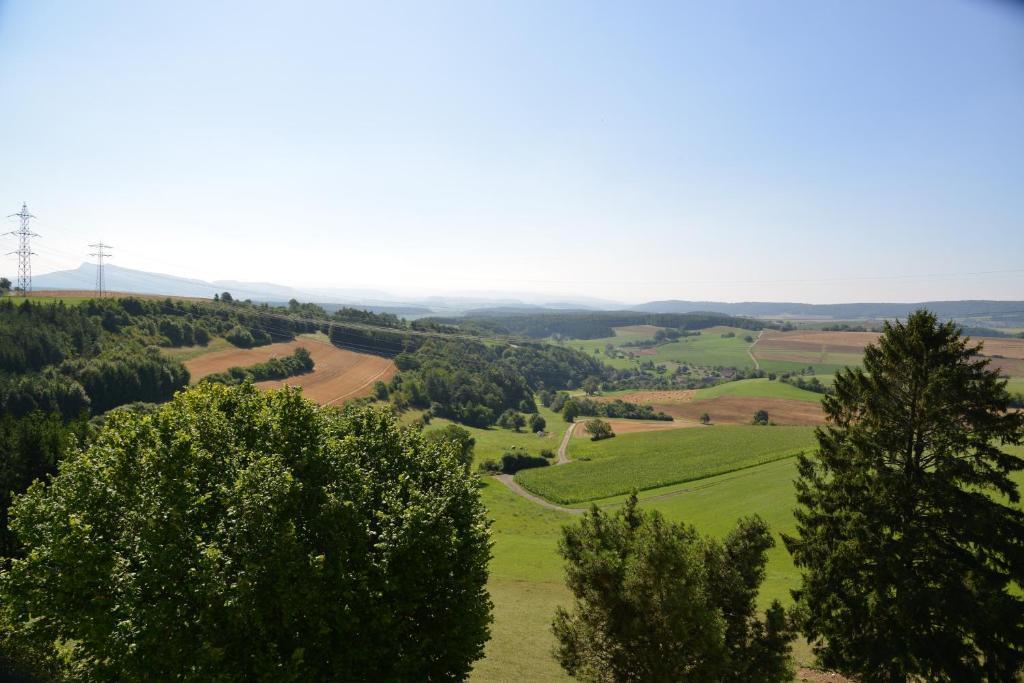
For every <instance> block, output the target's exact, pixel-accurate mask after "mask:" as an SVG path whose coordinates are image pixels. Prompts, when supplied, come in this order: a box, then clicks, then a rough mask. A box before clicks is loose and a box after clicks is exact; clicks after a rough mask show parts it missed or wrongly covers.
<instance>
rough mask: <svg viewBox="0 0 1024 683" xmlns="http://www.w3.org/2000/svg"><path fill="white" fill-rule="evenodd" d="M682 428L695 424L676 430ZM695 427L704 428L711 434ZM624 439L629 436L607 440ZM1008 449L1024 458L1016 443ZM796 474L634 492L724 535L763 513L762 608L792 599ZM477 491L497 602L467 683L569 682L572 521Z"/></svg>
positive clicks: (644, 501)
mask: <svg viewBox="0 0 1024 683" xmlns="http://www.w3.org/2000/svg"><path fill="white" fill-rule="evenodd" d="M761 429H764V428H761ZM688 431H698V430H680V432H678V433H682V432H688ZM699 431H701V432H704V433H706V434H710V433H711V431H712V430H699ZM620 439H621V440H624V439H625V437H619V438H618V439H613V440H612V441H616V440H620ZM583 447H584V444H582V443H579V444H578V443H576V442H573V445H572V448H571V451H570V454H571V455H573V457H576V455H577V454H578V453H579V452H580V449H581V448H583ZM1010 450H1011V451H1013V452H1016V453H1017V454H1019V455H1024V448H1022V447H1016V448H1013V449H1010ZM584 464H587V463H584ZM568 467H570V465H563V466H561V467H560V468H556V469H561V468H568ZM795 478H796V461H795V460H794V459H793V458H783V459H781V460H776V461H773V462H769V463H767V464H764V465H758V466H755V467H749V468H747V469H742V470H738V471H735V472H731V473H727V474H722V475H717V476H711V477H707V478H705V479H700V480H698V481H695V482H689V483H686V484H676V485H673V486H667V487H663V488H655V489H650V490H647V491H642V492H641V493H640V495H639V497H640V501H641V505H643V506H644V507H646V508H648V509H652V510H658V511H660V512H661V513H662V514H664V515H665V516H666V517H667V518H669V519H672V520H677V521H678V520H682V521H685V522H687V523H688V524H693V525H694V526H696V527H697V529H698V530H699V531H701V532H703V533H708V534H712V535H714V536H717V537H722V536H724V535H725V534H726V533H727V532H728V531H729V530H730V529H731V528H732V526H733V525H734V524H735V522H736V520H737V519H738V518H739V517H742V516H746V515H753V514H757V515H760V516H761V517H763V518H764V519H765V521H766V522H767V523H768V524H769V526H770V527H771V529H772V533H773V535H775V538H776V541H777V543H776V546H775V547H774V548H772V549H771V550H769V551H768V566H767V573H766V578H765V581H764V584H762V587H761V593H760V596H759V603H760V604H761V605H762V606H766V605H767V604H768V603H770V602H771V601H772V600H774V599H778V600H780V601H782V602H783V603H784V604H787V605H788V604H791V603H792V599H791V597H790V593H789V591H790V590H791V589H793V588H795V587H796V585H797V583H798V573H797V571H796V569H795V567H794V566H793V563H792V560H791V559H790V556H789V554H788V553H787V552H786V550H785V548H784V547H782V543H781V540H779V538H778V534H779V533H792V532H793V531H794V522H793V516H792V509H793V505H794V500H795V497H794V492H793V480H794V479H795ZM1015 480H1016V481H1017V482H1018V484H1019V485H1024V474H1022V473H1018V474H1017V475H1016V476H1015ZM482 495H483V498H484V501H485V503H486V505H487V508H488V510H489V512H490V514H491V517H492V518H493V519H494V528H493V538H494V559H493V560H492V561H491V578H490V583H489V585H488V587H489V590H490V592H491V598H492V600H493V601H494V617H495V621H494V624H493V626H492V635H491V640H490V641H489V642H488V643H487V648H486V652H485V656H484V659H482V660H481V661H479V662H477V664H476V666H475V667H474V670H473V674H472V676H471V680H473V681H508V680H529V681H566V680H569V679H568V677H567V676H565V674H564V673H563V672H562V671H561V669H560V668H559V667H558V665H557V663H556V662H555V661H554V659H553V658H552V656H551V650H552V648H553V647H554V638H553V636H552V635H551V631H550V625H551V619H552V617H553V616H554V610H555V607H556V606H558V605H563V606H566V605H568V603H569V600H570V596H569V593H568V591H567V590H566V589H565V587H564V583H563V582H564V576H563V570H562V565H561V562H560V560H559V558H558V555H557V543H558V538H559V534H560V528H561V526H562V525H563V524H566V523H570V522H572V517H571V516H569V515H566V514H564V513H559V512H554V511H551V510H546V509H544V508H541V507H539V506H537V505H534V504H532V503H530V502H528V501H526V500H524V499H522V498H520V497H518V496H516V495H515V494H513V493H512V492H511V491H509V490H508V489H507V488H505V487H504V486H502V485H501V484H500V483H498V482H497V481H495V480H493V479H487V480H485V482H484V488H483V490H482ZM623 499H624V497H623V496H615V497H609V498H605V499H601V500H597V501H593V502H595V503H597V504H598V505H602V506H614V505H618V504H621V502H622V500H623ZM794 654H795V656H796V659H797V662H798V663H800V664H803V665H808V664H810V663H811V656H810V653H809V651H808V648H807V646H806V644H805V643H803V642H802V641H798V642H797V643H795V644H794Z"/></svg>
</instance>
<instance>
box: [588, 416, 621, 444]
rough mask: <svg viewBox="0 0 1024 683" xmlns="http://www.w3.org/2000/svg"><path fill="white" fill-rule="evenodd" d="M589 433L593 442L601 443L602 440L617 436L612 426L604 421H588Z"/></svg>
mask: <svg viewBox="0 0 1024 683" xmlns="http://www.w3.org/2000/svg"><path fill="white" fill-rule="evenodd" d="M586 430H587V433H588V434H590V440H591V441H600V440H602V439H610V438H612V437H613V436H615V432H613V431H612V426H611V425H610V424H608V423H607V422H605V421H604V420H598V419H597V418H595V419H593V420H587V423H586Z"/></svg>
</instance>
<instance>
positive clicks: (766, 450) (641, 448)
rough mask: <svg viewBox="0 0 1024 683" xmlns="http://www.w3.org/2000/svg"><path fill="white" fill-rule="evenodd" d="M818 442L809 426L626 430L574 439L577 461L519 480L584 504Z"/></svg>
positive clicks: (710, 473)
mask: <svg viewBox="0 0 1024 683" xmlns="http://www.w3.org/2000/svg"><path fill="white" fill-rule="evenodd" d="M813 444H814V439H813V430H812V429H810V428H808V427H753V426H718V427H706V428H699V429H674V430H666V431H658V432H646V433H637V434H625V435H623V436H619V437H616V438H614V439H607V440H603V441H596V442H591V441H578V442H574V443H573V446H572V449H571V457H572V458H573V460H574V462H571V463H569V464H567V465H560V466H558V467H548V468H540V469H534V470H524V471H521V472H519V473H518V474H517V475H516V481H517V482H518V483H519V484H520V485H521V486H523V488H525V489H527V490H529V491H531V492H533V493H535V494H537V495H539V496H542V497H544V498H547V499H548V500H552V501H555V502H558V503H579V502H583V501H590V500H595V499H599V498H607V497H609V496H615V495H619V494H623V493H627V492H629V491H631V490H633V489H637V490H644V489H650V488H656V487H660V486H669V485H672V484H679V483H684V482H688V481H693V480H696V479H702V478H705V477H710V476H713V475H716V474H722V473H725V472H729V471H733V470H737V469H741V468H745V467H751V466H753V465H759V464H763V463H766V462H770V461H772V460H778V459H780V458H785V457H788V456H791V455H793V454H794V453H796V452H797V451H800V450H806V449H809V448H811V447H813ZM587 459H588V460H589V461H588V460H587Z"/></svg>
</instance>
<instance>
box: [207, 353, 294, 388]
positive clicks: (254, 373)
mask: <svg viewBox="0 0 1024 683" xmlns="http://www.w3.org/2000/svg"><path fill="white" fill-rule="evenodd" d="M313 366H314V363H313V357H312V356H310V355H309V351H308V350H306V349H305V348H303V347H301V346H300V347H299V348H297V349H295V350H294V351H292V353H291V354H290V355H288V356H284V357H283V358H271V359H270V360H268V361H264V362H262V363H254V364H253V365H247V366H244V367H243V366H235V367H231V368H228V369H227V370H225V371H224V372H215V373H213V374H211V375H207V376H205V377H203V379H202V381H203V382H214V383H217V384H241V383H242V382H246V381H250V382H261V381H263V380H268V379H284V378H286V377H294V376H295V375H301V374H304V373H307V372H312V371H313Z"/></svg>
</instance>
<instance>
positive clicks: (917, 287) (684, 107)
mask: <svg viewBox="0 0 1024 683" xmlns="http://www.w3.org/2000/svg"><path fill="white" fill-rule="evenodd" d="M1022 74H1024V11H1022V10H1021V9H1020V8H1019V7H1018V6H1017V5H1015V4H1013V3H1010V2H999V1H997V0H978V1H976V2H968V1H966V0H932V1H927V2H926V1H923V0H917V1H911V2H906V3H901V4H899V6H892V5H890V4H889V3H883V2H867V3H857V4H855V5H854V4H842V5H840V4H830V5H829V6H828V7H827V8H825V7H824V6H823V5H821V4H820V3H814V2H797V3H789V4H787V5H786V6H785V7H782V6H772V7H768V6H765V5H760V4H757V3H716V4H714V5H710V6H702V7H697V6H687V7H681V6H679V5H677V4H676V3H664V4H650V5H646V6H645V7H644V10H643V11H642V12H640V11H637V9H636V8H635V7H624V6H616V5H612V4H594V3H560V4H558V5H551V4H549V3H516V4H510V5H505V6H495V5H488V6H486V7H484V6H483V5H478V4H472V3H435V4H431V5H429V6H427V5H423V6H418V7H417V6H405V5H391V6H384V5H380V4H374V5H373V6H372V7H371V6H356V5H349V4H344V5H342V6H336V5H335V4H334V3H326V2H323V3H320V2H308V3H302V4H301V6H300V7H299V8H297V9H295V10H293V11H285V10H282V9H281V8H280V7H279V6H276V5H272V4H270V3H262V4H261V3H245V4H241V3H228V4H224V5H217V6H211V5H208V4H206V3H198V2H180V3H174V4H173V5H167V6H159V7H158V6H148V7H143V6H137V5H133V4H119V3H112V2H97V3H89V5H88V6H87V7H86V6H82V5H79V4H71V3H57V2H46V1H40V2H31V3H17V2H10V1H8V2H4V1H3V0H0V111H2V112H3V114H2V116H3V119H2V120H3V122H4V125H2V126H0V149H2V150H4V157H5V162H6V163H4V164H2V165H0V215H6V214H9V213H14V212H15V211H17V210H18V209H20V207H21V203H22V202H23V201H26V202H28V206H29V209H30V210H31V211H32V213H34V214H35V215H36V216H38V221H37V222H34V223H33V228H34V229H35V230H36V232H38V233H40V234H41V235H42V237H41V238H40V239H38V240H35V241H34V242H33V248H34V251H36V252H37V253H38V256H37V257H35V259H34V270H35V272H36V273H37V274H39V273H45V272H47V271H52V270H60V269H66V268H74V267H76V266H77V265H78V264H79V263H80V262H81V261H83V260H85V259H86V254H87V253H88V251H89V249H88V248H87V246H86V245H87V244H88V243H90V242H95V241H96V240H99V239H102V240H103V241H105V242H107V243H109V244H112V245H114V247H115V248H114V250H113V253H114V260H113V263H115V264H117V265H120V266H123V267H126V268H134V269H139V270H147V271H152V272H158V273H168V274H173V275H176V276H181V277H193V278H198V279H205V280H242V281H251V282H272V283H277V284H282V285H290V286H293V287H297V288H309V287H337V288H360V289H379V290H384V291H387V292H391V293H394V294H395V295H398V296H406V297H411V296H414V295H415V296H427V295H431V294H444V293H450V292H467V291H474V292H516V293H533V294H538V295H545V294H546V295H548V296H551V297H554V298H558V297H571V296H589V297H596V298H602V299H609V300H613V301H622V302H630V303H637V302H642V301H650V300H660V299H686V300H716V301H795V302H807V303H833V302H853V301H873V302H874V301H877V302H914V301H926V300H943V299H1024V265H1022V263H1021V254H1024V192H1022V191H1021V188H1022V187H1024V126H1022V125H1021V124H1020V122H1021V121H1024V78H1022ZM14 227H15V224H14V223H13V222H8V223H5V224H4V226H3V231H6V230H10V229H13V228H14ZM13 248H14V246H13V240H12V239H11V238H9V237H7V238H3V239H2V240H0V252H3V253H6V252H7V251H9V250H11V249H13ZM14 270H15V261H14V259H13V257H10V256H8V257H4V258H3V259H2V260H0V274H2V275H7V276H10V275H11V274H12V273H13V272H14Z"/></svg>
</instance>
